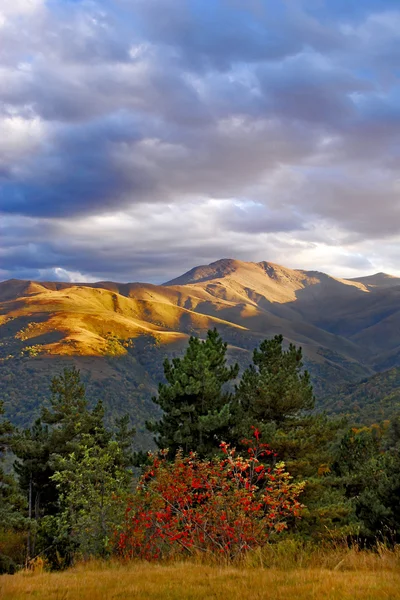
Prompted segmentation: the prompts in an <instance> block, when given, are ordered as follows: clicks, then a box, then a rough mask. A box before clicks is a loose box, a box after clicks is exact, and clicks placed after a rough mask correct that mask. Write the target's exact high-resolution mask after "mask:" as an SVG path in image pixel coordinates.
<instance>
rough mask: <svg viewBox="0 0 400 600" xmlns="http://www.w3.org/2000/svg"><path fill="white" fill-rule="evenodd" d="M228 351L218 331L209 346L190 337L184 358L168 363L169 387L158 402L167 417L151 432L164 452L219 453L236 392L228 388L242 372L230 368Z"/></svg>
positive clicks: (211, 333) (163, 385)
mask: <svg viewBox="0 0 400 600" xmlns="http://www.w3.org/2000/svg"><path fill="white" fill-rule="evenodd" d="M226 352H227V344H226V343H225V342H223V340H222V339H221V337H220V335H219V334H218V332H217V330H216V329H214V330H212V331H211V330H210V331H208V333H207V338H206V339H205V340H204V341H202V340H199V339H198V338H195V337H191V338H190V340H189V346H188V348H187V350H186V352H185V355H184V356H183V357H182V358H174V359H172V361H169V360H168V359H166V360H165V361H164V374H165V378H166V380H167V383H160V385H159V388H158V396H157V397H155V398H153V401H154V402H155V403H156V404H158V405H159V406H160V407H161V408H162V410H163V412H164V414H163V416H162V418H161V420H160V421H159V422H158V423H148V424H147V427H148V429H149V430H150V431H153V432H154V433H155V434H156V437H155V441H156V443H157V445H158V446H159V448H168V449H169V451H170V456H175V453H176V451H177V450H178V449H179V448H182V449H183V451H184V452H189V451H190V450H195V451H196V452H198V453H199V454H200V455H206V454H209V453H212V452H213V451H215V449H216V448H218V442H219V440H220V439H221V436H220V434H221V431H223V429H224V428H226V426H227V423H228V420H229V403H230V400H231V393H230V392H229V391H228V390H227V389H226V388H225V385H226V384H228V383H229V382H230V381H232V380H233V379H235V378H236V377H237V375H238V372H239V367H238V365H234V366H231V367H228V366H227V363H226Z"/></svg>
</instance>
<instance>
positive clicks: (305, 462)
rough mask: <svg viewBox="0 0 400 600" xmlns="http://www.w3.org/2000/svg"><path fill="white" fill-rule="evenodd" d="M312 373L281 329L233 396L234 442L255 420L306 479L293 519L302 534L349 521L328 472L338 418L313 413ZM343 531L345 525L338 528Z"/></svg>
mask: <svg viewBox="0 0 400 600" xmlns="http://www.w3.org/2000/svg"><path fill="white" fill-rule="evenodd" d="M314 402H315V398H314V394H313V389H312V384H311V381H310V376H309V374H308V372H307V371H305V370H303V361H302V350H301V348H297V347H296V346H294V345H293V344H290V345H289V346H288V348H287V349H286V350H285V349H284V347H283V337H282V335H277V336H275V337H274V338H273V339H270V340H265V341H264V342H262V344H261V345H260V347H259V349H256V350H255V351H254V354H253V364H251V365H250V366H249V367H248V368H247V369H246V370H245V371H244V373H243V376H242V378H241V381H240V383H239V385H238V386H237V388H236V393H235V396H234V399H233V401H232V426H231V435H230V441H231V442H232V443H235V444H238V443H240V440H241V439H242V438H243V437H248V436H249V432H250V428H251V426H253V427H254V426H256V427H257V428H258V429H259V430H260V431H261V432H262V436H263V440H264V441H266V442H267V443H269V445H270V446H271V448H272V449H273V450H274V451H275V452H276V454H277V457H278V460H283V461H284V462H285V464H286V466H287V469H288V471H289V472H290V474H291V475H292V476H293V477H294V478H295V479H296V480H299V481H303V480H306V487H305V492H304V495H303V502H304V503H305V504H306V505H307V510H306V511H305V512H304V516H303V517H304V518H303V519H302V520H301V521H300V522H299V523H298V524H297V525H296V527H298V528H299V529H300V530H302V532H303V533H304V534H305V535H309V534H310V533H311V532H314V533H316V534H317V535H320V534H321V533H322V532H324V531H326V530H327V529H329V528H331V527H332V526H333V524H334V523H336V524H340V526H344V525H346V526H347V524H348V521H349V518H350V517H349V515H350V512H351V510H350V508H349V506H348V503H347V502H346V500H345V498H344V494H343V486H342V485H341V482H340V481H339V480H338V478H337V477H333V476H331V475H330V473H331V463H332V460H333V445H334V442H335V440H336V437H337V435H338V430H339V429H340V428H341V427H342V426H343V423H342V422H341V421H339V420H336V421H334V420H329V419H328V418H327V417H326V416H324V415H321V414H315V413H314V412H313V408H314ZM342 531H343V530H342Z"/></svg>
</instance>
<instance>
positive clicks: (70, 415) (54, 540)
mask: <svg viewBox="0 0 400 600" xmlns="http://www.w3.org/2000/svg"><path fill="white" fill-rule="evenodd" d="M132 435H133V430H132V429H130V428H129V420H128V419H121V420H120V422H119V426H118V436H119V439H120V441H121V444H122V448H121V449H120V450H119V453H120V458H119V466H120V467H121V468H122V469H123V468H126V466H127V463H129V461H130V460H131V459H130V455H131V448H130V444H131V440H132ZM111 438H112V433H111V432H110V431H108V430H107V429H106V428H105V425H104V410H103V407H102V404H101V403H98V404H97V405H96V406H95V407H94V408H93V409H89V407H88V403H87V400H86V396H85V388H84V385H83V384H82V382H81V379H80V373H79V371H78V370H76V369H74V368H72V369H64V371H63V373H62V374H61V375H60V376H57V377H54V378H53V380H52V382H51V398H50V408H47V407H44V408H43V410H42V418H41V419H38V420H37V421H36V423H35V424H34V425H33V427H31V428H29V429H26V430H25V431H23V432H22V433H20V434H19V435H18V436H15V439H14V441H13V451H14V453H15V455H16V456H17V458H18V461H17V463H16V465H15V469H16V472H17V474H18V479H19V485H20V488H21V490H22V491H23V492H24V493H25V495H26V497H27V498H28V515H27V516H28V517H29V519H30V520H31V535H30V537H29V540H28V555H29V556H33V555H34V554H35V553H36V552H37V551H41V550H44V549H48V548H51V552H48V555H49V557H50V560H52V562H53V564H56V559H57V561H58V555H60V556H66V555H68V554H72V551H71V545H70V543H69V541H68V543H67V541H66V538H65V536H64V537H63V536H61V537H60V536H59V535H58V534H56V532H57V531H58V525H59V521H58V518H59V514H60V510H61V504H60V502H61V498H60V488H59V486H58V484H59V483H60V481H58V480H57V478H54V475H55V474H56V473H57V472H60V465H61V464H63V461H64V460H66V459H67V458H68V457H71V456H75V457H79V456H80V455H81V454H82V443H83V441H85V443H86V445H88V440H90V444H91V448H92V450H93V452H94V451H98V452H100V451H101V450H102V449H105V448H108V447H109V445H110V444H111ZM115 443H116V444H117V445H118V443H117V442H115ZM118 447H119V446H118ZM92 466H93V465H92ZM82 501H83V498H82ZM46 552H47V550H46ZM58 562H59V561H58Z"/></svg>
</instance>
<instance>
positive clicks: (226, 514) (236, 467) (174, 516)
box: [117, 430, 304, 560]
mask: <svg viewBox="0 0 400 600" xmlns="http://www.w3.org/2000/svg"><path fill="white" fill-rule="evenodd" d="M244 442H246V440H244ZM220 447H221V451H222V452H221V456H220V457H216V458H213V459H209V460H206V459H199V458H198V457H197V456H196V454H195V453H193V452H192V453H190V454H189V455H188V456H183V454H182V452H180V451H179V452H178V453H177V454H176V457H175V460H174V462H172V463H170V462H168V461H167V459H166V456H167V451H161V452H159V453H158V454H154V455H152V456H151V464H150V466H149V467H148V468H147V470H146V472H145V473H144V474H143V476H142V477H141V480H140V482H139V485H138V488H137V491H136V493H135V494H134V495H133V496H132V497H131V498H130V500H129V503H128V506H127V508H126V514H125V524H124V527H123V529H122V531H121V532H119V534H118V538H117V545H118V551H119V553H120V554H121V555H122V556H124V557H126V558H128V557H132V558H133V557H140V558H144V559H147V560H152V559H161V558H165V557H170V556H173V555H177V554H180V553H184V554H186V553H187V554H192V553H195V552H202V553H218V554H220V555H222V556H225V557H227V558H236V557H238V556H240V555H241V554H243V553H245V552H246V551H247V550H250V549H253V548H256V547H260V546H263V545H264V544H265V543H266V542H268V541H269V540H270V539H271V537H273V536H275V535H276V534H279V533H280V532H281V531H283V530H284V529H285V527H286V522H287V520H288V518H293V517H297V516H298V515H299V513H300V510H301V507H302V505H301V504H300V503H299V501H298V496H299V495H300V493H301V492H302V490H303V487H304V484H302V483H293V482H292V481H291V477H290V475H289V473H287V472H286V471H285V465H284V463H282V462H281V463H277V464H276V465H275V466H268V465H267V464H265V462H264V461H265V460H266V458H267V457H268V456H271V455H272V454H273V453H272V451H271V450H270V449H269V447H268V446H267V445H266V444H262V443H261V442H260V440H259V432H258V431H257V430H254V440H253V441H248V440H247V456H246V457H243V456H240V455H239V454H237V453H236V450H235V449H234V448H231V447H230V446H229V444H226V443H221V446H220Z"/></svg>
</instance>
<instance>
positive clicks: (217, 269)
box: [163, 258, 251, 286]
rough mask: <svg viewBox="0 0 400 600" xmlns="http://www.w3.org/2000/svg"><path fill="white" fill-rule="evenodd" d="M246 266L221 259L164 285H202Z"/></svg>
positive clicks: (239, 262) (232, 260)
mask: <svg viewBox="0 0 400 600" xmlns="http://www.w3.org/2000/svg"><path fill="white" fill-rule="evenodd" d="M245 264H246V263H244V262H242V261H240V260H235V259H233V258H221V259H219V260H216V261H215V262H212V263H210V264H209V265H200V266H199V267H194V268H193V269H190V271H187V272H186V273H184V274H183V275H181V276H180V277H176V278H175V279H171V280H170V281H167V282H166V283H164V284H163V285H165V286H167V285H168V286H169V285H188V284H190V283H192V284H193V283H202V282H204V281H208V280H210V279H218V278H222V277H226V276H227V275H230V274H231V273H234V272H235V271H236V270H237V269H238V268H239V267H241V266H243V265H245ZM249 264H251V263H249Z"/></svg>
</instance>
